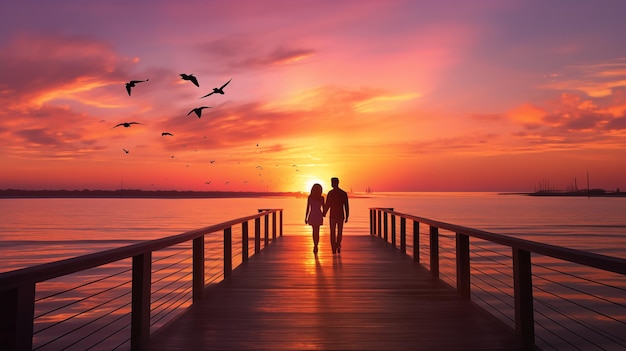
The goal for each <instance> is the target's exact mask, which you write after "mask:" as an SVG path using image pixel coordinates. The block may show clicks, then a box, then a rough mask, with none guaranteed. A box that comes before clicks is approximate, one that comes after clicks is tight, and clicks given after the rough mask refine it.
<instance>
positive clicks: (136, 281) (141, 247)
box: [0, 209, 283, 350]
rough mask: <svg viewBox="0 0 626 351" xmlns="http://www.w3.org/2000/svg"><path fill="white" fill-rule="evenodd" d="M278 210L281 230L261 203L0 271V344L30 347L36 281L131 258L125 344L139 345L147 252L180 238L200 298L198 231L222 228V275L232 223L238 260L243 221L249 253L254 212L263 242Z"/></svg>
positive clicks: (227, 266)
mask: <svg viewBox="0 0 626 351" xmlns="http://www.w3.org/2000/svg"><path fill="white" fill-rule="evenodd" d="M277 212H279V213H280V223H279V225H280V230H279V233H280V235H281V236H282V233H283V231H282V209H262V210H259V213H258V214H255V215H251V216H247V217H241V218H237V219H233V220H230V221H226V222H223V223H219V224H216V225H212V226H208V227H204V228H200V229H195V230H191V231H188V232H185V233H182V234H178V235H173V236H169V237H166V238H161V239H155V240H150V241H146V242H140V243H137V244H133V245H128V246H124V247H120V248H115V249H110V250H106V251H101V252H96V253H92V254H87V255H83V256H78V257H74V258H69V259H65V260H61V261H56V262H51V263H45V264H40V265H36V266H32V267H27V268H22V269H18V270H14V271H10V272H4V273H0V310H2V311H3V313H2V314H0V349H2V350H26V349H28V350H30V349H31V348H32V337H33V325H34V307H35V291H36V285H37V283H40V282H44V281H47V280H50V279H54V278H58V277H62V276H66V275H69V274H72V273H76V272H80V271H84V270H87V269H91V268H94V267H99V266H102V265H106V264H110V263H113V262H117V261H120V260H124V259H128V258H132V297H131V299H132V301H131V335H130V339H131V340H130V342H131V349H141V348H142V347H143V346H145V345H146V344H147V342H148V340H149V338H150V291H151V284H152V283H151V269H152V253H153V252H154V251H157V250H161V249H164V248H167V247H171V246H174V245H177V244H180V243H183V242H188V241H191V242H192V243H193V246H192V256H193V257H192V270H193V273H192V277H193V278H192V279H193V281H192V287H193V289H192V292H193V293H192V301H193V302H197V301H199V300H200V299H201V298H202V290H203V289H204V286H205V285H204V279H205V277H204V254H205V253H204V236H205V235H206V234H210V233H214V232H218V231H223V232H224V277H225V278H228V277H229V276H230V274H231V272H232V268H233V267H232V252H233V251H232V226H234V225H237V224H241V225H242V240H245V244H244V243H243V242H242V261H243V262H245V261H246V260H247V257H248V249H247V244H248V242H247V240H248V239H247V236H248V221H250V220H254V221H255V233H254V234H255V253H257V252H258V251H260V235H261V233H260V228H259V224H260V218H261V217H263V218H265V233H264V238H265V245H266V246H267V244H268V243H269V238H268V226H269V215H270V214H271V215H272V219H273V226H272V238H273V239H275V238H276V226H277V223H276V213H277Z"/></svg>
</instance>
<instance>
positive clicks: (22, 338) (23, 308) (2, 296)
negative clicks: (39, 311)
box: [0, 282, 35, 351]
mask: <svg viewBox="0 0 626 351" xmlns="http://www.w3.org/2000/svg"><path fill="white" fill-rule="evenodd" d="M0 310H1V311H2V313H0V349H2V350H16V351H17V350H32V349H33V318H34V316H35V282H24V283H23V284H20V286H18V287H16V288H14V289H9V290H4V291H2V292H0Z"/></svg>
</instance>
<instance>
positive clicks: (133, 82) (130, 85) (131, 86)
mask: <svg viewBox="0 0 626 351" xmlns="http://www.w3.org/2000/svg"><path fill="white" fill-rule="evenodd" d="M149 80H150V79H146V80H131V81H130V82H128V83H126V91H127V92H128V96H130V88H133V87H134V86H135V84H137V83H142V82H147V81H149Z"/></svg>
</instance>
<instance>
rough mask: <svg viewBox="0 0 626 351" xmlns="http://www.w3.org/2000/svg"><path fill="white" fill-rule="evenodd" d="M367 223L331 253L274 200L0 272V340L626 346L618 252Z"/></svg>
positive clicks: (178, 346) (194, 346) (383, 221)
mask: <svg viewBox="0 0 626 351" xmlns="http://www.w3.org/2000/svg"><path fill="white" fill-rule="evenodd" d="M369 227H370V228H369V229H370V231H369V233H365V232H364V233H362V235H354V233H352V234H351V235H345V236H344V238H343V243H342V252H341V253H339V254H332V252H331V250H330V248H329V246H330V243H329V240H328V236H327V235H324V236H323V239H322V241H321V242H320V251H319V253H318V254H317V255H315V254H313V247H312V240H311V238H310V235H308V234H305V233H302V232H300V233H283V216H282V209H262V210H259V213H257V214H254V215H251V216H247V217H242V218H237V219H233V220H230V221H227V222H223V223H219V224H215V225H211V226H208V227H204V228H199V229H195V230H191V231H188V232H185V233H181V234H178V235H173V236H169V237H165V238H160V239H155V240H151V241H146V242H140V243H136V244H132V245H129V246H125V247H120V248H114V249H110V250H106V251H101V252H95V253H91V254H87V255H83V256H79V257H75V258H70V259H65V260H61V261H56V262H51V263H47V264H42V265H38V266H32V267H27V268H23V269H19V270H15V271H10V272H5V273H0V310H1V311H3V313H2V314H0V349H1V350H31V349H32V350H57V349H67V350H84V349H116V350H128V349H131V350H153V351H156V350H533V349H536V348H537V344H538V341H539V342H540V343H541V345H548V347H550V348H552V349H570V348H578V349H589V348H588V347H587V346H589V345H590V346H589V347H595V348H597V349H605V350H613V349H615V350H622V349H624V347H626V339H624V338H623V337H622V335H626V322H624V321H623V318H622V316H623V313H625V312H624V311H626V299H624V297H623V291H626V288H624V287H625V286H626V285H625V284H626V280H625V278H624V277H626V259H622V258H617V257H610V256H604V255H599V254H595V253H591V252H585V251H579V250H573V249H569V248H565V247H559V246H554V245H547V244H543V243H538V242H532V241H528V240H523V239H520V238H514V237H507V236H503V235H499V234H496V233H490V232H485V231H482V230H477V229H472V228H467V227H463V226H459V225H455V224H449V223H443V222H438V221H435V220H432V219H428V218H422V217H417V216H413V215H408V214H402V213H399V212H395V211H393V209H388V208H373V209H370V226H369ZM233 229H234V230H233ZM470 240H471V241H470ZM486 245H490V247H489V248H486V247H485V246H486ZM495 245H497V246H499V247H502V248H504V250H500V249H496V248H495ZM164 259H165V261H163V260H164ZM240 262H241V264H239V263H240ZM109 265H113V266H114V267H115V269H113V267H110V266H109ZM571 265H578V266H571ZM103 267H109V268H107V269H106V272H107V273H106V274H104V273H103V272H104V271H98V272H95V273H94V272H93V270H94V269H95V270H99V269H102V268H103ZM174 267H176V268H174ZM571 267H575V268H571ZM581 267H583V268H584V269H587V271H585V270H584V269H583V270H581ZM535 268H537V270H538V273H535V272H533V269H535ZM588 270H593V271H592V273H591V274H589V273H588ZM542 271H543V272H544V275H542V273H541V272H542ZM546 271H548V274H545V272H546ZM598 273H599V274H598ZM74 274H80V275H78V276H74ZM550 274H552V276H554V274H558V275H566V276H567V277H568V281H567V282H559V281H556V279H558V278H554V279H555V280H551V279H550ZM70 276H72V278H69V277H70ZM573 278H576V279H577V280H579V281H581V282H582V284H580V283H578V284H577V283H576V281H571V280H572V279H573ZM59 280H61V284H59ZM105 281H106V282H105ZM50 282H52V283H53V284H52V285H53V286H51V285H50V284H49V283H50ZM546 282H547V283H546ZM46 284H48V285H47V286H46ZM92 284H103V285H101V286H100V287H96V285H94V286H92ZM42 285H44V286H43V287H42ZM570 285H571V287H570ZM589 285H593V286H594V287H595V288H597V289H596V290H594V291H593V292H588V291H584V289H585V287H586V286H589ZM564 289H568V290H569V291H573V292H574V293H573V295H571V294H563V291H566V290H564ZM40 291H41V292H40ZM487 293H488V294H490V295H489V296H492V297H493V299H492V301H491V302H493V304H490V303H489V302H488V301H487V300H485V299H484V298H483V297H481V296H486V295H485V294H487ZM570 296H574V297H575V300H576V301H572V300H573V299H572V298H570ZM474 298H476V300H475V299H474ZM583 300H585V301H584V302H585V303H586V305H583V304H582V302H583ZM509 301H510V303H509ZM477 303H481V305H480V307H479V305H478V304H477ZM485 303H486V305H487V306H488V309H485V308H484V307H485ZM555 304H570V307H569V308H570V309H571V311H563V310H562V309H559V310H557V309H554V308H553V306H554V305H555ZM572 304H575V306H573V307H571V305H572ZM489 308H490V309H489ZM547 308H552V309H551V310H547ZM577 308H580V309H577ZM507 309H508V311H507ZM581 309H584V311H583V313H578V314H577V313H574V312H575V311H581ZM572 311H574V312H572ZM170 313H171V317H170V318H168V319H165V318H166V317H167V316H168V315H170ZM496 315H498V316H497V317H496ZM509 316H510V318H509ZM503 317H504V318H503ZM507 318H508V320H509V321H510V322H512V323H509V324H507V323H506V320H507ZM562 321H568V322H572V323H574V324H571V323H569V324H568V323H562ZM581 328H584V330H583V331H582V332H581Z"/></svg>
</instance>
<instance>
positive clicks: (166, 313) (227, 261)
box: [0, 209, 283, 350]
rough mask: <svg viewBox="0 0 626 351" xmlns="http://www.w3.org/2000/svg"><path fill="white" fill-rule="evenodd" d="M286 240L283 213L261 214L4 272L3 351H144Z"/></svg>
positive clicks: (0, 278)
mask: <svg viewBox="0 0 626 351" xmlns="http://www.w3.org/2000/svg"><path fill="white" fill-rule="evenodd" d="M277 216H278V218H277ZM270 217H271V219H270ZM251 221H254V229H253V230H254V231H253V233H250V234H249V232H251V230H250V229H249V222H251ZM262 221H263V226H261V222H262ZM270 226H271V232H270ZM233 232H236V233H235V235H234V233H233ZM220 233H222V234H223V235H220ZM238 234H239V235H238ZM282 234H283V212H282V209H262V210H259V213H258V214H255V215H251V216H248V217H243V218H238V219H234V220H231V221H227V222H224V223H220V224H216V225H212V226H208V227H205V228H201V229H196V230H192V231H188V232H185V233H182V234H179V235H174V236H169V237H166V238H162V239H157V240H151V241H146V242H141V243H137V244H134V245H129V246H125V247H120V248H115V249H110V250H106V251H101V252H97V253H93V254H88V255H84V256H79V257H75V258H70V259H66V260H62V261H57V262H52V263H48V264H42V265H38V266H33V267H28V268H24V269H19V270H15V271H11V272H6V273H1V274H0V311H1V312H0V349H1V350H31V349H32V350H61V349H63V350H66V349H69V350H72V349H75V350H86V349H107V350H113V349H141V348H142V347H143V346H144V345H146V344H147V342H148V340H149V338H150V334H151V333H152V332H153V331H156V330H157V329H158V328H159V327H160V326H162V325H164V324H165V323H167V322H168V321H169V320H171V319H172V318H173V317H174V316H175V315H176V314H178V313H180V312H182V310H184V308H186V307H188V306H190V305H191V304H193V302H195V301H198V300H200V299H202V293H203V290H204V289H205V287H206V286H207V285H209V284H215V283H217V282H219V281H221V280H223V279H225V278H227V277H228V276H230V274H231V272H232V270H233V268H234V267H236V265H237V264H238V263H240V262H244V261H247V260H248V257H249V256H250V255H251V254H254V253H257V252H259V251H260V250H261V249H262V247H265V246H267V245H268V244H269V243H270V242H271V241H272V240H273V239H275V238H276V237H277V236H282ZM270 235H271V236H270Z"/></svg>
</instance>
